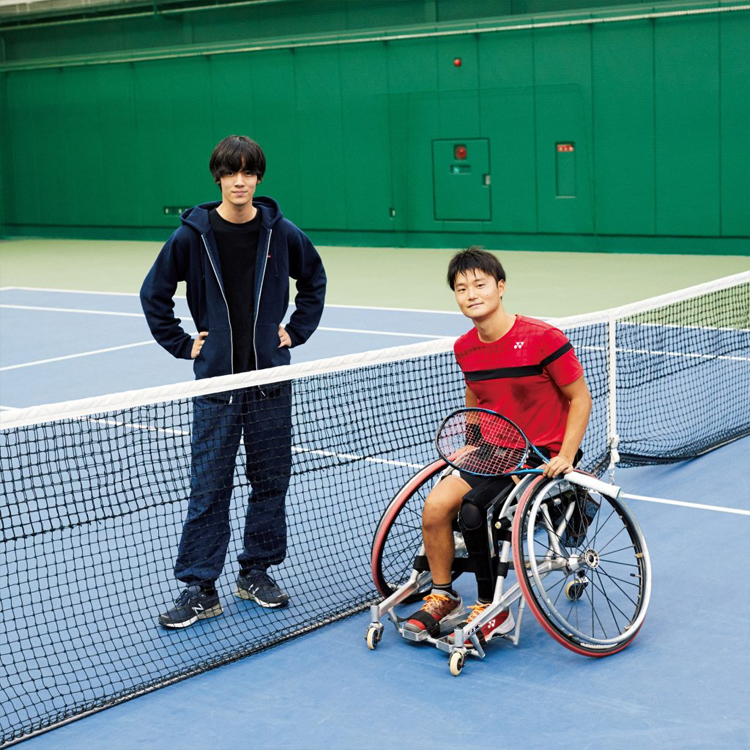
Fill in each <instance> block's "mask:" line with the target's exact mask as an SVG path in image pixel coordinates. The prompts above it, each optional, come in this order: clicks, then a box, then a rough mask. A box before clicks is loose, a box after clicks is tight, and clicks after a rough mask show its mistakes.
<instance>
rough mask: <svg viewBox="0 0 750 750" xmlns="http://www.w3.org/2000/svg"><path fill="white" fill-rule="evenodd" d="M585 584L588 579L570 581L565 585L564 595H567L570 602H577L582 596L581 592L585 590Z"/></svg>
mask: <svg viewBox="0 0 750 750" xmlns="http://www.w3.org/2000/svg"><path fill="white" fill-rule="evenodd" d="M587 585H588V581H571V582H570V583H569V584H568V585H567V586H566V587H565V596H567V597H568V599H569V600H570V601H571V602H577V601H578V600H579V599H580V598H581V597H582V596H583V592H584V591H585V590H586V586H587Z"/></svg>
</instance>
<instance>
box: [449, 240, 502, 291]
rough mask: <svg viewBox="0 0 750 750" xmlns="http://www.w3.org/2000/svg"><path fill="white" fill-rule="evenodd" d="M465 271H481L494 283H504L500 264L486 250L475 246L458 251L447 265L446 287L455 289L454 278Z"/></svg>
mask: <svg viewBox="0 0 750 750" xmlns="http://www.w3.org/2000/svg"><path fill="white" fill-rule="evenodd" d="M467 271H482V272H484V273H486V274H487V275H488V276H492V278H493V279H495V281H505V269H504V268H503V266H502V263H500V261H499V260H498V259H497V258H496V257H495V256H494V255H493V254H492V253H488V252H487V251H486V250H482V248H481V247H479V246H477V245H472V246H471V247H467V248H466V250H459V251H458V252H457V253H456V254H455V255H454V256H453V257H452V258H451V262H450V263H449V264H448V286H450V288H451V289H454V288H455V285H456V276H458V274H460V273H464V274H465V273H466V272H467Z"/></svg>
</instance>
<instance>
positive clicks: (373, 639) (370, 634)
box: [365, 625, 383, 651]
mask: <svg viewBox="0 0 750 750" xmlns="http://www.w3.org/2000/svg"><path fill="white" fill-rule="evenodd" d="M382 637H383V626H382V625H370V627H369V628H367V635H366V636H365V640H366V641H367V648H369V649H370V651H374V650H375V649H376V648H377V647H378V643H380V639H381V638H382Z"/></svg>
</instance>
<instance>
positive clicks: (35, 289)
mask: <svg viewBox="0 0 750 750" xmlns="http://www.w3.org/2000/svg"><path fill="white" fill-rule="evenodd" d="M11 290H18V291H21V292H54V293H59V294H94V295H105V296H106V295H108V296H111V297H140V295H139V294H138V292H92V291H91V290H90V289H52V288H47V287H41V286H7V287H2V288H1V289H0V291H11ZM174 299H187V298H186V297H185V295H184V294H176V295H175V296H174ZM289 307H294V303H293V302H290V303H289ZM326 307H335V308H337V309H341V310H385V311H387V312H409V313H426V314H428V315H463V313H462V312H460V311H459V310H422V309H419V308H416V307H381V306H379V305H336V304H333V303H326ZM537 317H538V316H537Z"/></svg>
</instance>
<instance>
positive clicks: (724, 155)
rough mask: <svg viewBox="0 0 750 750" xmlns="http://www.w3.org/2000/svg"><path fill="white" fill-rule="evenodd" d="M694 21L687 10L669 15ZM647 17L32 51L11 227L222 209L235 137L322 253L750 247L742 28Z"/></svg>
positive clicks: (707, 19)
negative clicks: (226, 141)
mask: <svg viewBox="0 0 750 750" xmlns="http://www.w3.org/2000/svg"><path fill="white" fill-rule="evenodd" d="M735 5H736V4H735ZM713 6H716V3H714V4H713ZM713 6H709V5H708V4H703V5H702V6H700V7H702V8H707V9H709V10H714V11H718V10H720V8H718V7H713ZM728 7H731V6H728ZM680 8H687V9H689V10H693V11H694V10H695V9H696V6H695V5H689V6H659V8H658V11H659V12H660V13H664V12H665V10H666V11H669V12H676V11H679V10H680ZM650 10H652V8H643V7H635V6H629V7H627V8H621V9H619V11H617V10H609V11H607V14H608V15H609V16H610V17H611V16H618V17H622V16H628V15H629V16H633V17H634V18H633V20H624V21H617V22H606V23H591V22H589V21H587V20H586V18H585V17H583V16H581V14H578V15H575V14H569V15H560V14H558V15H556V16H554V17H552V18H549V17H545V16H538V17H518V18H514V19H511V20H510V21H508V20H507V19H506V21H505V23H503V22H501V21H498V22H497V23H496V24H494V25H493V24H490V23H484V24H483V25H477V26H476V28H473V29H469V30H467V29H466V28H465V27H460V26H456V25H453V26H450V25H445V24H443V25H442V26H441V25H440V24H437V25H433V26H431V27H430V29H429V30H427V29H424V28H421V29H420V27H415V28H413V29H411V30H410V32H409V33H403V34H399V35H398V36H400V37H405V38H398V39H396V38H393V39H383V38H380V35H376V36H378V38H377V39H376V40H371V39H367V38H361V39H359V40H358V41H357V40H356V39H355V38H352V37H338V38H335V39H330V40H327V39H323V38H322V37H320V36H318V37H317V38H316V37H312V41H311V40H310V39H307V40H305V41H299V42H288V43H285V44H283V45H280V46H278V45H276V46H277V47H278V48H273V49H262V48H261V49H257V50H255V51H228V49H227V48H224V49H221V50H217V49H214V50H213V52H211V53H205V54H204V53H201V54H198V50H197V48H196V49H193V48H192V47H190V48H189V49H190V50H192V51H188V52H185V50H184V49H181V51H179V52H177V51H175V50H172V51H171V52H165V51H163V50H162V51H159V52H157V51H156V50H153V49H152V50H151V52H149V54H144V53H143V50H140V51H139V52H138V53H137V54H136V53H135V52H133V51H132V50H131V52H130V53H129V54H128V55H125V56H122V55H121V56H120V57H119V58H118V57H117V56H115V57H112V55H111V54H109V55H108V56H104V57H103V56H102V55H101V54H100V50H99V48H100V47H101V45H98V46H97V45H93V46H94V47H96V48H97V50H99V51H97V52H96V54H94V55H91V56H89V57H84V58H73V57H70V56H69V57H66V58H62V59H61V60H57V61H56V62H54V63H53V62H50V61H45V60H44V59H42V58H41V57H38V55H39V54H40V53H39V51H38V50H37V51H35V52H34V54H35V55H37V57H35V58H34V59H31V57H29V58H26V59H22V58H21V56H20V53H17V54H19V57H17V59H15V60H10V61H7V62H6V63H5V65H4V66H3V68H2V73H1V74H0V75H1V80H0V85H1V86H2V113H1V115H2V154H0V169H1V170H2V193H3V208H2V211H3V217H2V219H3V222H4V232H5V234H6V235H24V234H25V235H37V236H84V237H85V236H89V237H91V236H100V237H107V236H110V237H111V236H126V237H153V238H159V237H163V236H165V235H166V234H167V233H168V232H169V230H170V229H171V228H173V227H174V226H176V222H177V218H176V216H175V215H173V212H174V210H175V209H177V208H180V207H184V206H189V205H192V204H194V203H196V202H202V201H205V200H211V199H213V198H215V197H217V196H218V192H217V190H216V188H215V186H214V185H213V182H212V180H211V177H210V174H209V172H208V167H207V164H208V157H209V155H210V152H211V149H212V148H213V146H214V145H215V143H216V142H217V141H218V140H220V139H221V138H222V137H224V136H225V135H228V134H230V133H244V134H248V135H251V136H252V137H254V138H255V139H256V140H258V141H259V142H260V143H261V144H262V146H263V148H264V150H265V151H266V154H267V157H268V163H269V167H268V173H267V179H266V180H265V181H264V184H263V189H262V191H261V192H267V193H268V194H269V195H273V196H274V197H276V198H277V199H278V200H279V202H280V203H281V206H282V209H283V210H284V212H285V213H286V214H287V215H289V216H290V218H292V219H293V220H294V221H295V222H296V223H297V224H299V225H300V226H301V227H303V228H304V229H305V230H307V231H309V232H310V233H311V234H312V235H313V237H314V238H316V239H318V240H319V241H327V242H331V243H344V244H354V245H356V244H387V245H399V244H407V245H408V244H413V245H424V244H426V245H434V246H457V245H461V244H464V243H465V242H467V241H479V242H483V243H484V244H486V245H487V246H489V247H510V248H512V247H519V248H527V249H535V248H537V249H552V250H554V249H561V250H575V249H581V250H592V249H601V250H627V251H646V252H650V251H653V252H708V253H722V254H737V253H748V252H749V251H750V146H749V145H748V144H750V83H749V82H750V55H748V53H747V42H748V39H750V11H746V10H738V11H731V12H707V13H700V14H692V15H669V16H663V17H648V18H637V16H640V15H642V14H644V12H646V11H650ZM607 14H605V13H604V12H601V13H599V14H598V15H597V14H594V13H591V14H589V16H590V18H593V19H597V18H599V19H601V18H606V17H607ZM121 23H123V24H124V23H125V22H124V21H123V22H121ZM129 23H134V21H131V22H129ZM550 23H570V24H571V25H563V26H551V25H550ZM512 24H516V25H519V24H520V25H521V26H522V27H530V26H533V25H535V27H534V28H510V25H512ZM76 28H77V32H76V33H79V34H80V33H81V29H80V28H79V27H76ZM85 28H86V29H88V33H89V34H93V35H95V33H96V30H97V29H98V28H99V27H98V26H97V24H95V23H94V24H89V25H87V26H86V27H85ZM493 29H494V30H493ZM42 31H44V33H45V34H46V33H47V30H46V27H44V28H43V29H39V30H37V31H34V30H27V31H25V32H23V33H25V34H26V35H27V37H28V38H29V39H30V40H31V41H33V38H34V34H35V33H39V34H41V33H42ZM469 32H470V33H469ZM20 33H21V32H20V31H12V32H7V34H6V36H7V35H11V36H12V35H13V34H20ZM62 33H64V32H63V27H59V28H58V34H62ZM112 33H113V34H114V31H112ZM248 33H249V32H248ZM31 41H30V42H29V44H30V48H33V45H32V44H31ZM322 42H325V43H322ZM175 43H177V41H176V42H175ZM311 45H312V46H311ZM259 46H261V47H262V45H259ZM182 55H186V56H182ZM149 57H150V58H151V59H145V58H149ZM114 60H120V61H114ZM462 149H463V150H462Z"/></svg>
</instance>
